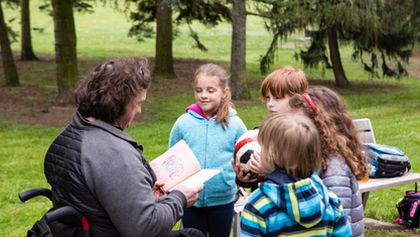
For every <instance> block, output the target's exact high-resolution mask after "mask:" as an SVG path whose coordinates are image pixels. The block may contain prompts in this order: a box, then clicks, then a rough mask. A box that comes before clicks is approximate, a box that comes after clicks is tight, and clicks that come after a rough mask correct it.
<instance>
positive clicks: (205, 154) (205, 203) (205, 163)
mask: <svg viewBox="0 0 420 237" xmlns="http://www.w3.org/2000/svg"><path fill="white" fill-rule="evenodd" d="M210 121H211V118H210V119H209V120H206V140H205V143H204V144H205V146H204V147H205V149H204V167H203V168H204V169H206V168H207V155H208V154H207V148H208V144H207V141H208V138H209V125H210ZM203 203H204V206H207V196H206V189H205V188H203Z"/></svg>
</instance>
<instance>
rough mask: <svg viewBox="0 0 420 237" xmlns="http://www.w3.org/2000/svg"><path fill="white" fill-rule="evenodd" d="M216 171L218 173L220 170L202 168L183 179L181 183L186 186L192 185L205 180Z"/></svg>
mask: <svg viewBox="0 0 420 237" xmlns="http://www.w3.org/2000/svg"><path fill="white" fill-rule="evenodd" d="M218 173H220V170H216V169H202V170H200V171H199V172H198V173H195V174H194V175H193V176H191V177H189V178H187V179H186V180H184V181H183V182H182V183H181V184H183V185H185V186H186V187H194V186H197V185H199V184H200V183H204V182H206V181H207V180H209V179H211V178H212V177H213V176H215V175H216V174H218Z"/></svg>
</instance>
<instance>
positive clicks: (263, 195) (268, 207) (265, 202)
mask: <svg viewBox="0 0 420 237" xmlns="http://www.w3.org/2000/svg"><path fill="white" fill-rule="evenodd" d="M280 235H284V236H340V237H346V236H351V235H352V233H351V228H350V224H349V223H348V222H347V219H346V217H345V215H344V211H343V207H342V206H341V204H340V200H339V199H338V198H337V196H336V195H335V194H334V193H332V192H330V191H328V189H327V187H326V186H325V185H324V184H323V183H322V181H321V178H320V177H319V176H318V174H317V173H313V174H312V175H311V176H310V177H308V178H305V179H302V180H296V179H294V178H293V177H291V176H289V175H288V174H287V173H286V172H285V171H284V170H282V169H277V170H276V171H274V172H273V173H271V174H269V175H267V177H266V180H264V181H263V182H262V183H261V184H260V186H259V188H258V189H256V190H255V191H254V192H253V193H252V194H251V196H250V197H249V199H248V201H247V204H246V205H245V208H244V211H243V212H242V217H241V236H280Z"/></svg>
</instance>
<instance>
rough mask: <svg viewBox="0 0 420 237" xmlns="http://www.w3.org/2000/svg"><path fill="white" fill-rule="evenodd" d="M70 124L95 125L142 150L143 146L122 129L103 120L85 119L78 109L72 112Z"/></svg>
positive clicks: (79, 125)
mask: <svg viewBox="0 0 420 237" xmlns="http://www.w3.org/2000/svg"><path fill="white" fill-rule="evenodd" d="M71 124H72V125H74V126H76V127H88V126H92V127H97V128H100V129H102V130H105V131H107V132H108V133H111V134H112V135H114V136H116V137H119V138H121V139H123V140H125V141H127V142H129V143H130V144H131V145H133V146H134V147H135V148H139V149H140V150H141V151H143V146H142V145H140V144H138V143H137V142H136V141H135V140H134V139H133V138H132V137H130V136H129V135H128V134H127V133H125V132H124V131H122V130H121V129H119V128H116V127H114V126H112V125H111V124H109V123H106V122H103V121H101V120H95V121H89V120H87V119H85V118H84V117H83V116H82V115H81V114H80V112H79V111H77V110H76V112H75V113H74V114H73V120H72V122H71Z"/></svg>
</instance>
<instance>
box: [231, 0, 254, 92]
mask: <svg viewBox="0 0 420 237" xmlns="http://www.w3.org/2000/svg"><path fill="white" fill-rule="evenodd" d="M245 57H246V5H245V0H233V7H232V46H231V52H230V71H231V87H232V98H234V99H249V98H250V97H251V94H250V92H249V88H248V83H247V79H246V58H245Z"/></svg>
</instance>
